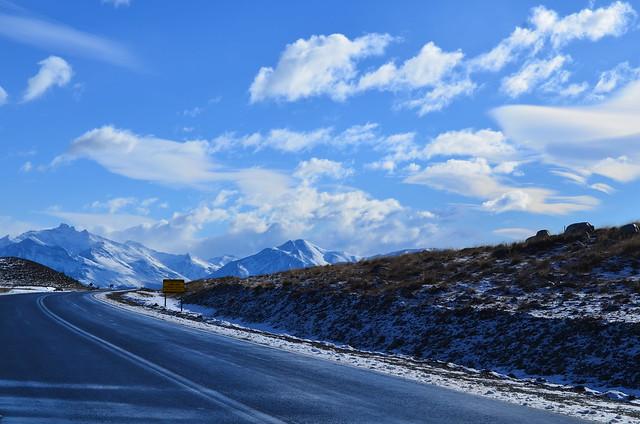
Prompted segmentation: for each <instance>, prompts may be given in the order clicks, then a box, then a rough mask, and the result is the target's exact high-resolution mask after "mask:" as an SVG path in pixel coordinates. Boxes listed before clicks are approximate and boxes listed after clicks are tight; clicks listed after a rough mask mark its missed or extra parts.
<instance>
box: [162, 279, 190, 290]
mask: <svg viewBox="0 0 640 424" xmlns="http://www.w3.org/2000/svg"><path fill="white" fill-rule="evenodd" d="M186 291H187V287H186V286H185V284H184V280H170V279H167V280H162V292H163V293H184V292H186Z"/></svg>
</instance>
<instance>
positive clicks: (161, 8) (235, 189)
mask: <svg viewBox="0 0 640 424" xmlns="http://www.w3.org/2000/svg"><path fill="white" fill-rule="evenodd" d="M638 11H640V3H638V2H602V1H597V2H593V1H589V2H588V1H584V2H580V1H575V2H552V1H549V2H538V1H536V2H526V1H519V2H512V1H492V2H476V1H460V2H455V4H454V2H418V1H416V2H394V3H393V4H391V3H388V2H367V5H366V6H364V5H363V4H362V3H358V2H346V4H345V2H332V1H323V2H315V3H307V2H305V3H304V4H303V3H301V2H272V3H266V2H240V1H234V2H207V1H194V2H169V1H166V2H151V1H142V0H130V1H124V0H118V1H102V2H101V1H100V0H95V1H83V2H48V1H24V2H8V1H5V0H0V52H1V53H2V57H3V63H4V66H3V67H2V69H1V71H0V87H1V89H0V104H1V106H0V140H1V142H2V145H3V148H2V151H1V152H0V178H1V179H2V181H3V192H4V199H5V200H4V201H3V202H2V203H1V204H0V229H2V232H3V233H9V234H13V235H15V234H17V233H20V232H21V231H24V230H27V229H37V228H44V227H50V226H54V225H57V224H58V223H59V222H66V223H69V224H73V225H75V226H76V227H78V228H87V229H89V230H90V231H94V232H97V233H100V234H102V235H105V236H108V237H111V238H113V239H116V240H122V241H124V240H127V239H133V240H136V241H140V242H142V243H145V244H147V245H149V246H151V247H154V248H157V249H160V250H166V251H171V252H186V251H189V252H192V253H195V254H197V255H199V256H203V257H212V256H216V255H219V254H223V253H229V254H236V255H245V254H249V253H252V252H254V251H257V250H259V249H260V248H263V247H267V246H272V245H276V244H279V243H281V242H283V241H285V240H287V239H289V238H306V239H309V240H311V241H313V242H315V243H317V244H319V245H321V246H323V247H327V248H332V249H341V250H346V251H349V252H351V253H354V254H361V255H366V254H372V253H378V252H384V251H391V250H395V249H400V248H410V247H459V246H469V245H476V244H481V243H495V242H500V241H509V240H514V239H520V238H523V237H526V236H528V235H530V234H531V233H533V232H535V230H537V229H540V228H549V229H550V230H552V231H555V232H557V231H561V230H562V228H563V226H564V225H566V224H568V223H570V222H573V221H582V220H589V221H592V222H593V223H594V224H596V225H615V224H621V223H626V222H629V221H632V220H634V219H637V218H638V216H637V212H636V210H637V207H638V206H639V204H640V202H639V201H638V200H637V198H636V196H635V194H636V193H638V188H639V184H638V179H639V178H640V150H639V149H638V147H637V146H638V142H639V141H640V137H639V134H640V120H638V119H637V116H638V113H639V112H640V104H639V102H640V101H639V100H638V99H640V86H639V85H638V84H639V83H638V82H637V81H638V80H640V58H639V57H638V53H640V51H639V49H638V45H640V43H639V41H640V32H639V31H638V15H637V14H638Z"/></svg>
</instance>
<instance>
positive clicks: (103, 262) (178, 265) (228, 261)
mask: <svg viewBox="0 0 640 424" xmlns="http://www.w3.org/2000/svg"><path fill="white" fill-rule="evenodd" d="M0 256H11V257H18V258H23V259H28V260H31V261H35V262H38V263H41V264H43V265H46V266H48V267H50V268H52V269H54V270H56V271H59V272H63V273H65V274H67V275H68V276H70V277H73V278H75V279H77V280H78V281H80V282H82V283H83V284H87V285H89V284H93V285H96V286H101V287H105V286H110V285H113V286H115V287H153V288H157V287H159V286H160V285H161V282H162V280H163V279H164V278H182V279H185V280H195V279H199V278H217V277H224V276H237V277H241V278H244V277H249V276H252V275H260V274H269V273H273V272H279V271H286V270H289V269H295V268H306V267H311V266H316V265H328V264H335V263H339V262H355V261H357V260H359V259H360V258H359V257H357V256H353V255H348V254H346V253H343V252H337V251H329V250H325V249H322V248H320V247H318V246H316V245H314V244H313V243H310V242H308V241H306V240H295V241H287V242H286V243H284V244H282V245H280V246H278V247H272V248H267V249H263V250H262V251H260V252H258V253H256V254H255V255H251V256H247V257H245V258H241V259H238V258H235V257H233V256H228V255H227V256H220V257H215V258H211V259H208V260H204V259H201V258H197V257H195V256H191V255H189V254H188V253H187V254H183V255H178V254H172V253H164V252H159V251H156V250H153V249H150V248H148V247H146V246H144V245H142V244H140V243H137V242H134V241H127V242H124V243H120V242H116V241H113V240H109V239H107V238H106V237H102V236H99V235H96V234H92V233H90V232H88V231H87V230H83V231H78V230H76V229H75V228H74V227H72V226H69V225H66V224H60V226H58V227H56V228H51V229H46V230H38V231H28V232H26V233H23V234H21V235H19V236H17V237H15V238H10V237H9V236H5V237H3V238H0Z"/></svg>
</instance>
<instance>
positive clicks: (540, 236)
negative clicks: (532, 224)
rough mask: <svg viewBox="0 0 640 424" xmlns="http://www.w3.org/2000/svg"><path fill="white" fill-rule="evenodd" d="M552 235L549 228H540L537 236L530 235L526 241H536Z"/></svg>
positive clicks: (546, 238)
mask: <svg viewBox="0 0 640 424" xmlns="http://www.w3.org/2000/svg"><path fill="white" fill-rule="evenodd" d="M550 237H551V233H550V232H549V230H540V231H538V232H537V233H536V235H535V236H531V237H529V238H528V239H527V240H526V241H525V243H535V242H538V241H542V240H548V239H549V238H550Z"/></svg>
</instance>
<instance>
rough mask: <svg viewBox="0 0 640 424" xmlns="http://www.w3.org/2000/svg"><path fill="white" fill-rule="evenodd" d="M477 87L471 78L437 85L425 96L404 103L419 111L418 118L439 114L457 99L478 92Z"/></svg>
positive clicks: (403, 104) (405, 105)
mask: <svg viewBox="0 0 640 424" xmlns="http://www.w3.org/2000/svg"><path fill="white" fill-rule="evenodd" d="M476 88H477V85H476V83H474V82H473V81H471V80H470V79H469V78H462V79H457V80H453V81H450V82H442V83H440V84H437V85H436V86H435V87H434V88H433V89H431V90H428V91H427V92H426V93H425V94H424V95H423V96H421V97H417V98H415V99H413V100H409V101H406V102H404V103H402V106H404V107H407V108H409V109H417V110H418V116H424V115H426V114H428V113H431V112H437V111H439V110H442V109H444V108H445V107H447V106H449V105H450V104H451V103H452V102H453V100H454V99H455V98H456V97H460V96H469V95H471V94H473V92H474V91H475V90H476Z"/></svg>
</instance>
